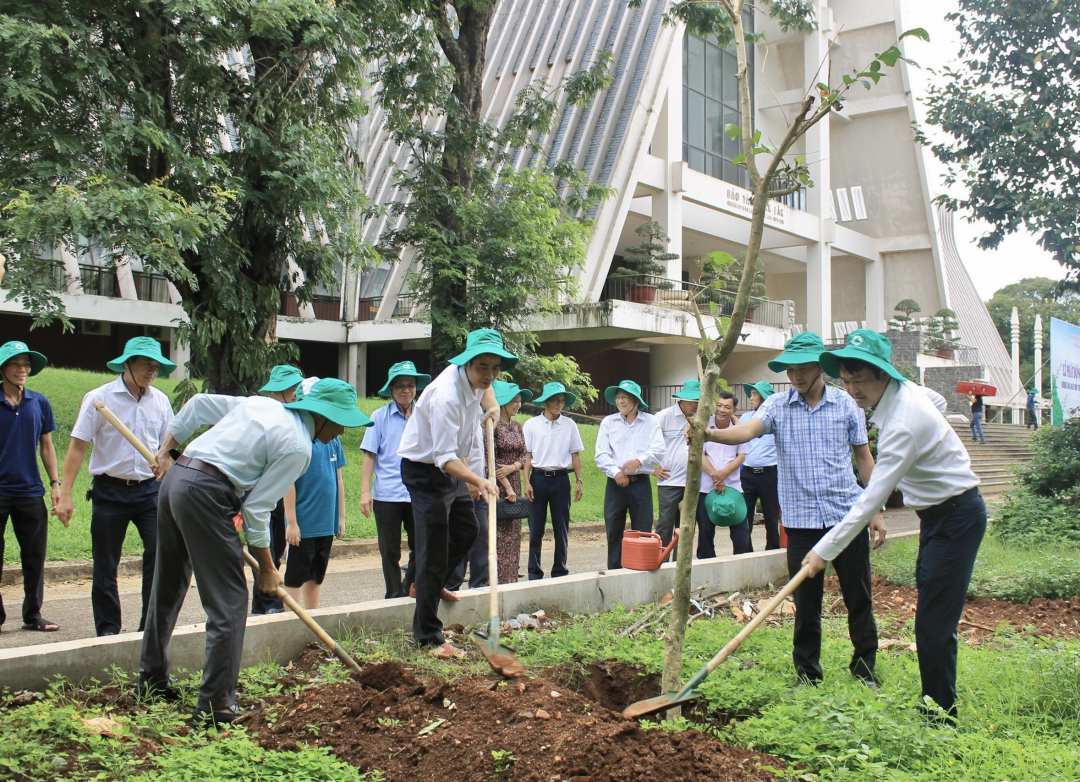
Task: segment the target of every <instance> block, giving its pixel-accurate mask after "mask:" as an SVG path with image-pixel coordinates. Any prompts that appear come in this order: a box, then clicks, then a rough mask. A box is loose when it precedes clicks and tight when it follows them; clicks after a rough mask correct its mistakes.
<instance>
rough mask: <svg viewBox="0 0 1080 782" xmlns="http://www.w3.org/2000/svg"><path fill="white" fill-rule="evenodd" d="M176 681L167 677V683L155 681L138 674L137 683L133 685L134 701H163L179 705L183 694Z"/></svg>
mask: <svg viewBox="0 0 1080 782" xmlns="http://www.w3.org/2000/svg"><path fill="white" fill-rule="evenodd" d="M174 685H176V679H174V678H173V677H171V676H170V677H169V679H168V681H165V682H162V681H155V680H154V679H151V678H149V677H146V676H143V675H142V674H139V683H138V684H136V685H135V700H137V701H165V702H166V703H179V702H180V701H182V700H183V699H184V694H183V692H182V691H181V689H180V687H179V686H174Z"/></svg>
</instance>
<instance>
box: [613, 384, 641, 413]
mask: <svg viewBox="0 0 1080 782" xmlns="http://www.w3.org/2000/svg"><path fill="white" fill-rule="evenodd" d="M620 391H625V392H626V393H627V394H630V396H632V397H634V398H635V399H637V401H638V406H639V408H640V409H641V410H648V409H649V406H648V405H647V404H645V400H644V399H642V398H641V386H639V385H638V384H637V383H635V382H634V381H633V380H622V381H620V382H619V385H617V386H608V387H607V388H605V389H604V399H606V400H607V401H608V404H609V405H613V404H615V394H617V393H619V392H620Z"/></svg>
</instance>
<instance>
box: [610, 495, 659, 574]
mask: <svg viewBox="0 0 1080 782" xmlns="http://www.w3.org/2000/svg"><path fill="white" fill-rule="evenodd" d="M632 477H637V480H633V481H630V483H629V484H628V485H626V486H620V485H619V484H617V483H616V482H615V479H614V478H608V479H607V489H606V490H605V492H604V527H605V529H606V531H607V566H608V570H617V569H618V568H621V567H622V539H623V533H624V532H625V531H626V513H627V511H629V512H630V529H632V530H636V531H637V532H652V524H653V515H652V514H653V511H652V486H651V484H650V482H649V476H648V475H641V476H632Z"/></svg>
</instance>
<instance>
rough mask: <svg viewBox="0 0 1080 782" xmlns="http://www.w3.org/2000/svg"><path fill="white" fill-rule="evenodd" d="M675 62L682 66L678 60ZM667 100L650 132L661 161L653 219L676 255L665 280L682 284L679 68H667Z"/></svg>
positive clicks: (669, 247) (654, 198) (680, 101)
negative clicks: (659, 188)
mask: <svg viewBox="0 0 1080 782" xmlns="http://www.w3.org/2000/svg"><path fill="white" fill-rule="evenodd" d="M677 59H678V62H680V63H681V62H682V59H681V56H680V57H679V58H677ZM665 76H666V80H667V96H666V97H665V98H664V103H663V107H662V108H661V109H660V116H659V117H658V118H657V122H656V130H655V131H654V132H653V140H652V153H653V155H655V156H656V157H659V158H662V159H663V160H664V170H665V176H664V190H663V191H662V192H660V193H656V194H654V195H653V197H652V219H653V220H655V221H656V222H658V223H660V225H662V226H664V230H665V231H666V232H667V235H668V237H669V241H668V248H667V250H668V252H671V253H677V254H678V255H679V257H678V258H676V259H675V260H673V261H668V262H667V277H669V278H670V279H673V280H682V270H683V258H682V254H683V240H682V229H683V215H682V208H683V203H682V191H683V176H682V175H683V167H684V165H685V164H684V163H683V161H682V68H681V67H675V68H668V70H667V73H666V74H665Z"/></svg>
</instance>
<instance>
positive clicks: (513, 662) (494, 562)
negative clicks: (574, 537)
mask: <svg viewBox="0 0 1080 782" xmlns="http://www.w3.org/2000/svg"><path fill="white" fill-rule="evenodd" d="M487 455H488V476H489V477H490V478H491V481H492V483H494V482H495V422H494V421H490V420H489V421H488V422H487ZM496 525H497V522H496V520H495V500H493V499H489V500H488V584H489V585H490V588H491V619H489V620H488V631H487V637H486V638H485V637H484V636H482V635H480V634H479V633H473V640H474V641H476V645H477V646H479V647H480V651H481V652H482V653H483V655H484V657H486V658H487V661H488V662H489V663H491V667H492V668H494V669H495V673H500V674H502V675H503V676H505V677H506V678H508V679H512V678H514V677H515V676H524V675H525V666H524V665H522V663H521V660H519V659H518V658H517V655H515V654H514V650H513V649H510V648H509V647H506V646H503V645H502V644H501V643H500V642H499V628H500V623H499V557H498V554H497V553H496V552H497V549H496V546H495V537H496Z"/></svg>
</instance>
